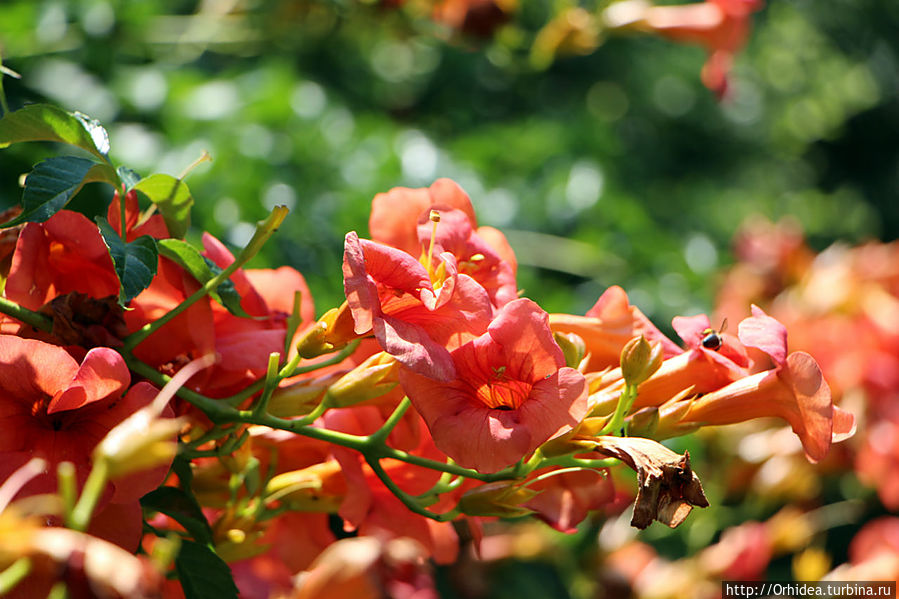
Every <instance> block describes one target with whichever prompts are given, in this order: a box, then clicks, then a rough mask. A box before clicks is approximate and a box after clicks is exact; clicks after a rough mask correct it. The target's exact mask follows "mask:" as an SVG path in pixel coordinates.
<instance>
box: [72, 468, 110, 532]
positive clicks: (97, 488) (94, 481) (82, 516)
mask: <svg viewBox="0 0 899 599" xmlns="http://www.w3.org/2000/svg"><path fill="white" fill-rule="evenodd" d="M107 474H108V466H107V464H106V460H103V459H100V460H96V461H95V462H94V467H93V468H91V473H90V474H89V475H88V476H87V480H86V481H85V483H84V489H82V491H81V497H80V498H79V499H78V503H76V504H75V509H73V510H72V517H71V520H70V522H69V528H71V529H73V530H77V531H80V532H84V531H85V530H87V526H88V524H90V521H91V516H92V515H93V513H94V508H96V507H97V503H98V502H99V501H100V496H101V495H102V494H103V489H105V488H106V481H107V478H108V476H107Z"/></svg>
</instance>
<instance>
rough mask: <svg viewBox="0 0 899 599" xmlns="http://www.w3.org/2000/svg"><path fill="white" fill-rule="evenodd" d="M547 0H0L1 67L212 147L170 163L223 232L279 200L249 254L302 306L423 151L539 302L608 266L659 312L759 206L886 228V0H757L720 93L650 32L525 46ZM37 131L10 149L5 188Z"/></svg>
mask: <svg viewBox="0 0 899 599" xmlns="http://www.w3.org/2000/svg"><path fill="white" fill-rule="evenodd" d="M557 8H559V6H558V5H557V3H552V2H549V1H548V0H526V1H524V2H522V4H521V6H520V14H521V16H522V18H521V19H520V22H519V23H518V25H516V26H514V27H508V28H506V29H504V30H501V32H500V34H499V35H497V36H496V37H495V38H494V39H492V40H462V39H459V38H458V36H451V35H450V34H449V32H447V31H446V30H444V29H442V28H440V27H439V26H437V25H435V24H433V23H430V22H429V21H427V20H426V19H422V18H421V15H416V14H415V13H414V12H410V11H405V12H404V11H397V10H390V9H387V8H385V7H383V6H377V5H369V4H361V3H354V2H351V1H350V0H340V1H338V0H334V1H331V2H326V1H322V2H317V3H309V2H305V1H297V0H254V1H250V0H247V1H244V2H237V1H234V0H231V1H228V0H206V1H201V2H196V1H187V0H182V1H178V0H148V1H144V2H125V1H124V0H78V1H75V0H73V1H70V2H61V1H40V2H33V1H31V0H6V1H5V2H4V3H3V7H2V15H3V16H2V19H0V51H2V55H3V59H4V64H5V65H6V66H8V67H10V68H11V69H13V70H15V71H17V72H18V73H20V74H21V75H22V78H21V79H20V80H17V79H12V78H9V77H7V78H5V79H4V86H5V89H6V92H7V95H8V98H9V103H10V106H11V107H12V108H16V107H20V106H22V105H24V104H26V103H29V102H37V101H50V102H53V103H56V104H59V105H61V106H62V107H64V108H67V109H70V110H80V111H82V112H84V113H87V114H89V115H91V116H92V117H94V118H96V119H99V120H100V121H101V122H103V123H104V124H105V125H107V126H108V128H109V131H110V137H111V147H112V150H111V156H112V157H113V159H114V160H116V161H117V162H118V163H121V164H125V165H127V166H130V167H131V168H134V169H136V170H137V171H138V172H140V173H141V174H142V175H144V176H146V175H148V174H150V173H152V172H165V173H169V174H172V175H178V174H179V173H180V172H181V171H182V169H184V168H185V167H186V166H188V165H189V164H190V163H191V162H192V161H193V160H194V159H196V158H197V157H198V156H199V155H200V154H201V152H202V151H203V150H208V151H209V152H210V153H211V154H212V156H213V159H214V161H213V162H212V163H211V164H205V165H202V166H200V167H199V168H197V169H196V170H195V171H194V172H193V173H192V174H191V175H190V177H189V178H188V184H189V185H190V187H191V190H192V192H193V195H194V197H195V198H196V199H197V205H196V207H195V210H194V213H193V222H194V225H195V228H196V230H197V231H199V230H208V231H210V232H211V233H213V234H214V235H216V236H219V237H220V238H222V239H224V240H225V241H227V242H228V243H230V244H232V245H234V246H239V245H240V244H241V243H242V242H244V241H246V240H247V239H248V236H249V234H250V233H251V232H252V226H251V223H252V222H254V221H256V220H258V219H260V218H262V216H263V215H264V214H265V213H266V211H267V208H268V207H271V206H273V205H275V204H286V205H288V206H289V207H290V208H291V215H290V216H289V217H288V220H287V222H286V224H285V226H284V227H283V228H282V231H281V232H280V233H279V235H278V236H277V237H276V239H275V240H274V241H273V242H272V243H271V244H270V245H269V247H268V248H267V250H266V252H265V253H264V254H263V256H261V257H260V258H259V259H258V260H259V261H260V262H262V263H267V264H269V265H272V266H277V265H281V264H290V265H292V266H295V267H297V268H299V269H300V270H301V271H302V272H303V273H304V274H305V275H306V277H307V279H308V281H309V284H310V286H311V288H312V290H313V293H314V295H315V299H316V302H317V308H318V311H319V312H323V311H324V310H326V309H327V308H329V307H331V306H332V305H336V304H337V303H338V302H339V301H340V300H341V294H342V281H341V275H340V260H341V254H342V240H343V235H344V233H345V232H346V231H348V230H351V229H355V230H359V231H360V232H362V233H363V234H364V233H365V232H366V229H367V214H368V209H369V202H370V200H371V198H372V197H373V196H374V194H376V193H378V192H381V191H386V190H388V189H390V188H391V187H394V186H398V185H405V186H415V187H417V186H426V185H429V184H430V183H431V182H432V181H433V180H434V179H436V178H437V177H441V176H448V177H451V178H454V179H456V180H457V181H458V182H460V183H461V184H462V186H463V187H464V188H465V189H466V190H467V191H468V192H469V194H470V195H471V197H472V200H473V202H474V204H475V207H476V209H477V211H478V214H479V218H480V219H481V222H482V224H491V225H495V226H498V227H501V228H502V229H503V230H504V231H505V232H506V233H507V235H508V236H509V239H510V241H511V243H512V245H513V247H514V249H515V250H516V252H517V253H518V256H519V260H520V262H521V272H520V276H519V281H520V283H519V284H520V287H522V288H523V289H524V291H525V294H526V295H528V296H529V297H532V298H533V299H535V300H536V301H538V302H539V303H540V304H541V305H542V306H544V307H545V308H546V309H547V310H550V311H570V312H574V313H583V311H584V310H586V309H587V308H588V307H589V306H590V305H592V303H593V302H594V301H595V300H596V298H597V297H598V295H599V293H601V291H602V290H603V289H604V288H605V287H607V286H608V285H611V284H620V285H622V286H623V287H625V289H626V290H627V291H628V292H629V293H630V295H631V297H632V300H633V301H634V302H635V303H636V304H638V305H639V306H640V307H641V308H643V309H644V311H646V312H647V313H649V314H650V315H651V316H652V317H653V318H654V319H655V320H656V321H657V322H658V323H659V324H662V325H664V324H665V323H667V322H668V320H669V319H670V317H671V316H672V315H674V314H678V313H694V312H697V311H701V310H706V309H708V307H709V306H710V303H711V293H712V291H713V289H714V285H715V273H716V271H717V269H718V268H719V267H720V266H721V265H723V264H725V263H727V262H728V260H729V258H728V247H729V241H730V239H731V237H732V234H733V232H734V230H735V229H736V228H737V227H738V225H739V224H740V223H741V221H743V219H744V218H746V217H747V216H749V215H751V214H755V213H761V214H764V215H766V216H768V217H769V218H772V219H777V218H779V217H781V216H784V215H794V216H795V217H796V218H798V219H799V220H800V221H801V222H802V224H803V226H804V228H805V230H806V231H807V233H808V234H809V236H810V238H811V239H812V241H813V243H814V244H815V245H817V246H819V247H821V246H824V245H826V244H827V243H829V242H831V241H833V240H835V239H848V240H858V239H862V238H866V237H872V236H876V237H880V238H884V239H892V238H895V237H896V232H897V229H899V202H897V201H896V200H897V198H896V195H897V193H896V192H897V187H899V178H897V172H899V146H897V144H896V143H895V141H894V139H895V133H896V131H897V130H899V102H897V89H899V77H897V73H899V69H897V56H899V47H897V46H899V37H897V36H896V35H895V32H896V31H899V5H897V4H896V3H895V2H894V1H893V0H855V1H853V2H849V1H847V0H834V1H833V2H830V3H828V4H827V7H826V10H825V9H824V8H822V6H821V4H820V3H813V2H811V1H810V0H772V1H771V2H770V5H769V6H768V7H767V8H766V9H765V10H764V11H763V12H761V13H759V14H757V15H756V16H755V20H754V22H755V30H754V32H753V36H752V39H751V41H750V43H749V46H748V48H747V49H746V50H745V51H744V52H743V53H742V54H741V55H740V57H739V58H738V61H737V65H736V69H735V73H734V75H735V76H734V82H733V90H732V91H733V93H732V95H731V97H729V98H727V99H725V100H724V101H723V102H721V103H719V102H717V101H716V100H715V98H714V97H713V96H712V94H711V93H709V92H708V91H707V90H705V89H704V88H703V87H702V86H701V84H700V82H699V69H700V66H701V64H702V62H703V60H704V54H703V52H702V50H699V49H697V48H692V47H683V46H679V45H675V44H672V43H669V42H665V41H663V40H660V39H654V38H648V37H629V38H621V37H618V38H609V39H607V40H606V41H605V43H604V45H602V46H601V47H600V48H599V49H598V51H596V52H595V53H593V54H592V55H589V56H582V57H574V58H565V57H561V58H559V59H558V60H557V61H556V62H554V63H553V64H552V65H551V66H550V67H549V68H547V69H546V70H535V69H534V68H532V67H530V66H529V64H528V62H527V60H526V56H527V48H526V40H527V35H528V34H529V30H528V29H527V27H528V26H530V27H531V28H532V29H535V28H537V27H539V26H540V25H541V24H542V23H544V22H545V21H546V20H547V19H548V18H549V17H550V16H551V15H552V13H553V11H554V10H556V9H557ZM530 33H532V31H531V32H530ZM450 37H452V38H453V39H449V40H448V38H450ZM50 151H51V150H50V149H48V148H46V147H41V146H40V145H39V144H25V145H20V146H16V147H13V148H10V149H7V150H4V151H3V154H2V161H0V189H2V191H0V204H2V205H3V206H10V205H13V204H15V203H16V202H17V201H18V197H16V195H15V189H16V187H15V184H16V181H17V179H18V177H19V176H20V175H21V174H22V173H25V172H27V171H29V170H30V168H31V167H32V165H33V164H34V163H35V162H37V161H38V160H39V159H40V158H41V157H42V156H43V155H45V154H48V153H49V152H50ZM91 193H93V194H94V195H93V197H92V196H91ZM107 193H108V190H90V189H89V190H87V193H86V197H85V198H83V199H81V200H79V202H80V205H82V206H89V205H91V204H90V203H91V202H92V201H93V202H94V209H95V210H98V211H99V210H100V209H101V206H102V202H103V201H108V195H103V194H107ZM260 262H257V263H256V264H255V266H260V265H261V263H260Z"/></svg>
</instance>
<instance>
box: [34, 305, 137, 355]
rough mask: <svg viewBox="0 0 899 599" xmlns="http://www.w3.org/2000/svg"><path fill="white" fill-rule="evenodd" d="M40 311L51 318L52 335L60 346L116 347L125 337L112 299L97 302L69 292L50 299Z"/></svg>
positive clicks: (125, 332)
mask: <svg viewBox="0 0 899 599" xmlns="http://www.w3.org/2000/svg"><path fill="white" fill-rule="evenodd" d="M40 312H41V313H43V314H46V315H47V316H49V317H50V318H52V319H53V335H54V336H55V337H56V338H57V339H59V341H61V342H62V343H63V345H80V346H82V347H88V348H90V347H119V346H120V345H121V344H122V339H124V338H125V336H126V335H128V327H127V326H126V325H125V319H124V317H123V316H122V307H121V306H119V305H118V302H117V301H116V298H115V296H108V297H104V298H100V299H97V298H94V297H91V296H89V295H86V294H84V293H78V292H77V291H72V292H70V293H66V294H65V295H60V296H57V297H55V298H53V299H52V300H50V301H49V302H47V303H46V304H45V305H44V306H43V307H42V308H41V309H40Z"/></svg>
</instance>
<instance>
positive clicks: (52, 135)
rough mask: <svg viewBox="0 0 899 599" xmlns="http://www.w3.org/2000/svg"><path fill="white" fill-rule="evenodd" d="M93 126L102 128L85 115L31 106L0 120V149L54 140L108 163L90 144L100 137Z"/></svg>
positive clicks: (47, 105) (102, 154) (103, 155)
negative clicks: (20, 143) (85, 151)
mask: <svg viewBox="0 0 899 599" xmlns="http://www.w3.org/2000/svg"><path fill="white" fill-rule="evenodd" d="M85 123H88V125H87V126H86V125H85ZM94 123H96V125H94ZM87 127H90V130H89V129H88V128H87ZM96 127H99V128H100V129H102V127H101V126H100V124H99V123H97V122H96V121H93V120H92V119H90V118H89V117H86V116H85V115H80V116H76V115H74V114H71V113H69V112H66V111H65V110H63V109H62V108H57V107H56V106H51V105H49V104H31V105H30V106H26V107H24V108H20V109H19V110H16V111H14V112H10V113H9V114H6V115H4V117H3V118H2V119H0V148H5V147H7V146H9V145H10V144H14V143H18V142H22V141H58V142H62V143H67V144H71V145H73V146H77V147H79V148H81V149H83V150H87V151H88V152H90V153H91V154H93V155H94V156H97V157H98V158H101V159H103V161H105V162H107V163H108V162H109V160H108V159H107V158H106V154H104V153H103V152H102V151H100V149H99V148H98V147H97V144H96V143H95V142H94V137H97V139H98V140H99V139H100V138H101V137H102V134H101V133H100V131H99V130H98V129H96ZM92 132H93V135H92ZM103 134H105V130H103Z"/></svg>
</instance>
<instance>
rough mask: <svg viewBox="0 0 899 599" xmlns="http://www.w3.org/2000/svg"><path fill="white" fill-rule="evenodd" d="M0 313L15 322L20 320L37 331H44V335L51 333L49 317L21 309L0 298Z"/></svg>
mask: <svg viewBox="0 0 899 599" xmlns="http://www.w3.org/2000/svg"><path fill="white" fill-rule="evenodd" d="M0 312H2V313H3V314H6V315H7V316H12V317H13V318H15V319H16V320H20V321H22V322H24V323H25V324H27V325H30V326H32V327H34V328H35V329H37V330H39V331H44V332H45V333H52V332H53V321H52V320H51V319H50V317H49V316H45V315H44V314H41V313H40V312H34V311H32V310H29V309H28V308H23V307H22V306H20V305H19V304H17V303H15V302H11V301H9V300H8V299H6V298H3V297H0Z"/></svg>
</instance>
